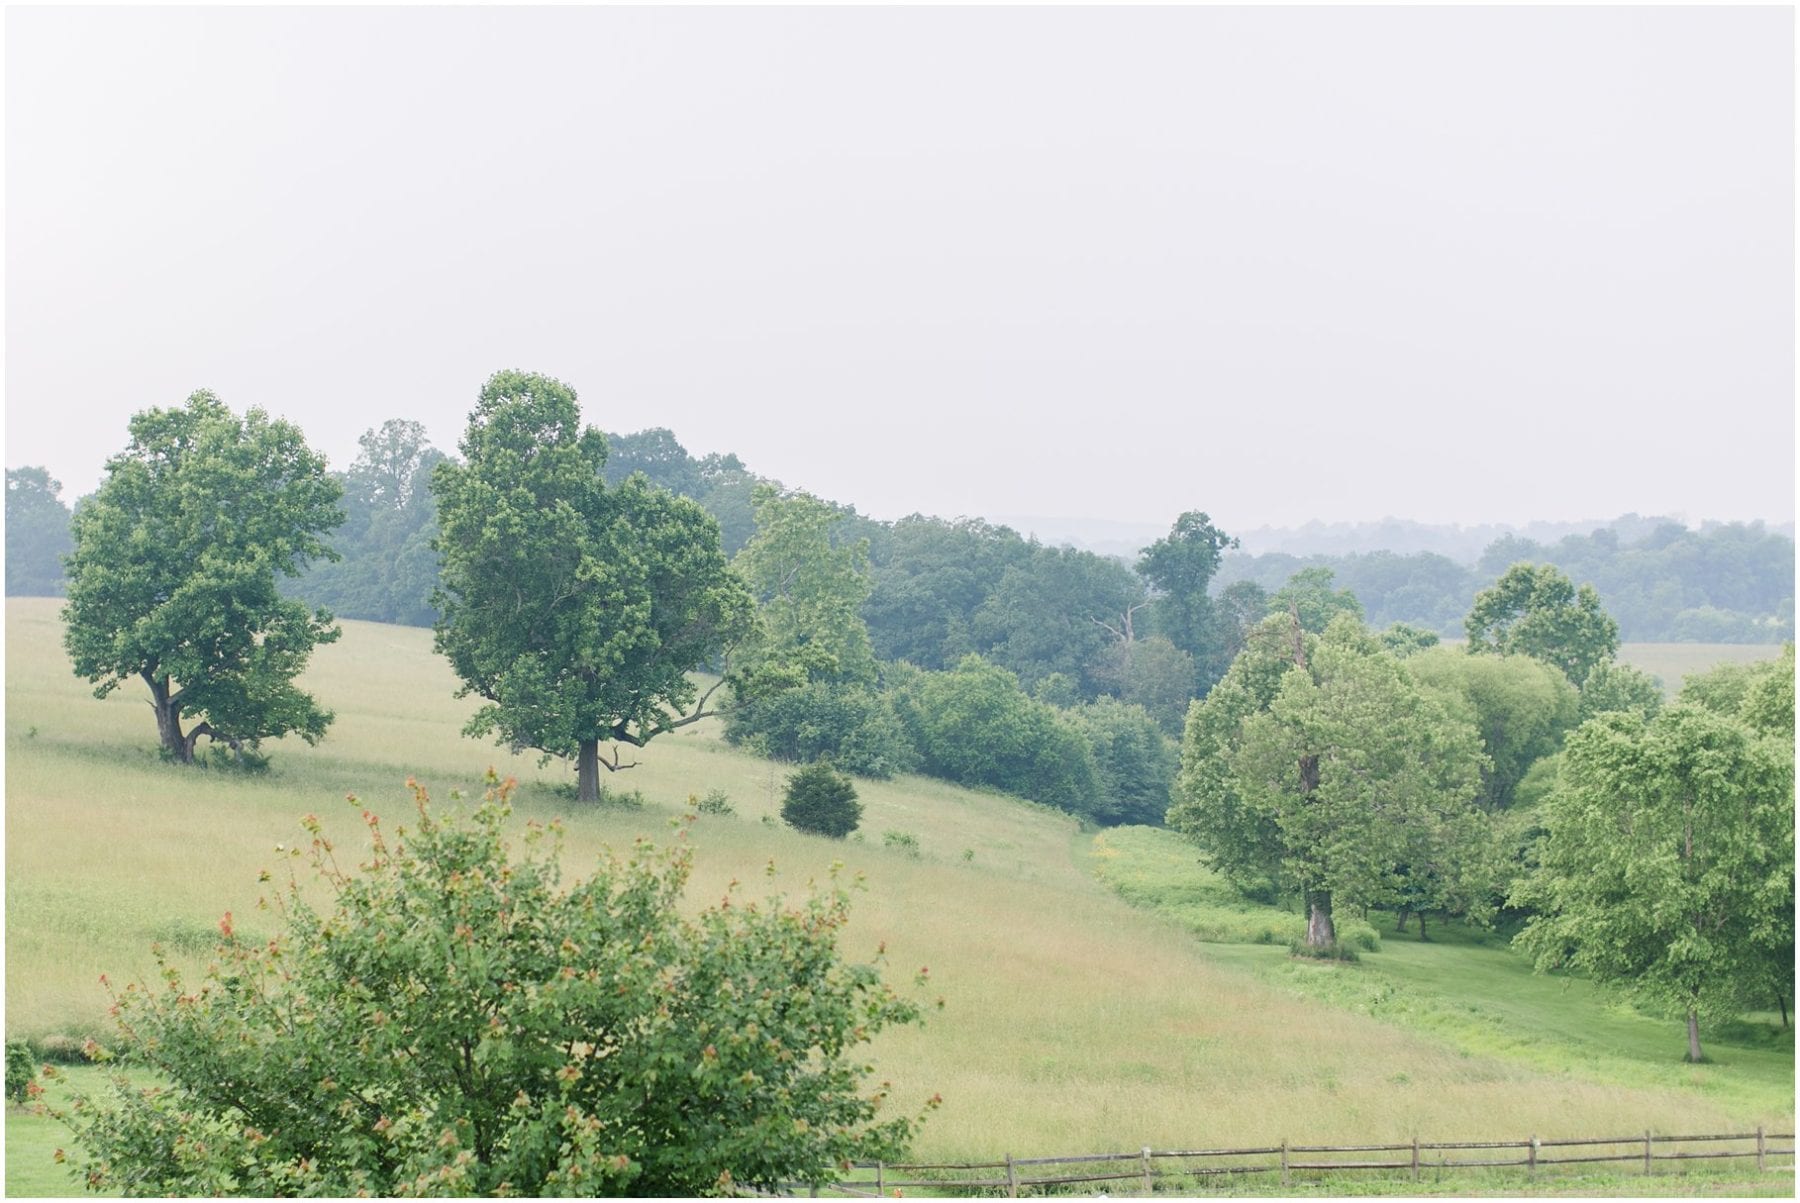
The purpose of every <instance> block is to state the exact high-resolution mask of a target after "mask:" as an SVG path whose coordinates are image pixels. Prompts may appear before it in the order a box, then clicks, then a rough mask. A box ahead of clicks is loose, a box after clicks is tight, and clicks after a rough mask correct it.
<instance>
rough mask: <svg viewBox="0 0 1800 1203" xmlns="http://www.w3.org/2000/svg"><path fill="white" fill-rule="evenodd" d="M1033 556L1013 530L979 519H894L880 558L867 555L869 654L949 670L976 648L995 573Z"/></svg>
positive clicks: (996, 580)
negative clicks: (978, 620) (976, 630)
mask: <svg viewBox="0 0 1800 1203" xmlns="http://www.w3.org/2000/svg"><path fill="white" fill-rule="evenodd" d="M1031 554H1032V545H1031V544H1029V543H1027V542H1026V541H1025V540H1024V539H1022V538H1021V537H1020V536H1019V535H1018V533H1017V532H1016V531H1014V530H1012V529H1011V528H1009V527H1004V526H990V525H989V524H988V523H986V522H983V521H981V520H980V519H978V518H965V519H960V520H958V521H955V522H947V521H945V520H944V519H941V518H926V517H922V516H920V515H918V514H914V515H911V516H910V517H906V518H902V519H900V520H899V521H898V522H896V523H894V525H893V529H892V532H891V537H890V539H889V541H888V546H887V548H886V550H885V554H884V555H877V556H875V557H874V558H873V582H872V588H871V590H870V593H869V600H868V602H867V603H866V604H865V605H864V606H863V615H864V617H865V618H866V619H867V621H868V624H869V638H870V640H871V642H872V643H873V645H874V649H875V654H876V655H877V656H878V657H880V658H881V659H883V660H905V661H907V662H908V663H911V664H916V665H918V666H919V667H920V668H928V669H939V670H941V669H947V668H951V667H953V666H955V665H956V664H957V663H958V662H959V661H960V660H961V659H962V658H963V657H964V656H966V655H968V654H969V653H970V652H973V651H976V650H978V649H977V648H976V645H975V640H974V635H973V633H972V628H973V626H974V622H975V614H976V611H978V610H980V609H981V607H982V604H983V603H984V602H985V601H986V600H987V598H988V595H989V594H990V593H992V592H993V591H994V589H995V587H996V586H997V585H998V584H999V582H1000V576H1001V574H1002V573H1003V572H1005V571H1006V569H1007V568H1009V567H1012V566H1014V565H1017V564H1020V563H1022V562H1023V561H1025V560H1026V559H1028V558H1029V557H1030V556H1031Z"/></svg>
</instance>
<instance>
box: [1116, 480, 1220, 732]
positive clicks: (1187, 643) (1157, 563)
mask: <svg viewBox="0 0 1800 1203" xmlns="http://www.w3.org/2000/svg"><path fill="white" fill-rule="evenodd" d="M1237 545H1238V541H1237V540H1236V539H1234V538H1232V537H1231V536H1229V535H1227V534H1226V533H1225V532H1224V531H1222V530H1220V529H1218V528H1217V527H1215V526H1214V525H1213V524H1212V519H1211V518H1210V517H1209V516H1207V515H1206V514H1204V513H1202V512H1201V511H1199V510H1189V511H1188V512H1186V513H1184V514H1182V515H1181V516H1180V517H1179V518H1177V519H1176V520H1175V525H1174V526H1172V527H1170V529H1169V533H1168V534H1167V535H1164V536H1163V537H1162V538H1161V539H1158V540H1157V541H1156V542H1154V543H1152V544H1151V545H1150V546H1148V547H1146V548H1144V550H1143V553H1142V554H1141V555H1140V556H1139V557H1138V562H1137V570H1138V575H1139V576H1142V577H1143V578H1144V580H1145V581H1147V582H1149V585H1150V587H1151V589H1153V590H1154V591H1155V601H1154V604H1153V606H1152V617H1153V619H1154V621H1155V630H1156V632H1157V633H1158V634H1160V635H1163V636H1165V637H1166V638H1167V639H1168V640H1169V641H1170V642H1171V643H1173V644H1174V645H1175V646H1176V647H1178V648H1180V649H1181V650H1182V651H1184V652H1186V653H1187V654H1188V655H1189V656H1192V657H1193V658H1194V661H1195V663H1196V664H1197V663H1199V662H1200V661H1201V660H1204V659H1206V658H1208V654H1209V652H1211V650H1212V646H1213V644H1214V643H1215V641H1216V638H1217V634H1218V631H1217V625H1218V624H1217V619H1216V617H1215V615H1214V613H1213V605H1212V599H1211V598H1210V597H1209V596H1208V595H1207V590H1208V589H1209V588H1210V586H1211V584H1212V579H1213V576H1214V575H1215V574H1216V573H1217V572H1218V571H1219V562H1220V559H1221V558H1222V557H1223V556H1224V554H1225V552H1226V551H1228V550H1230V549H1232V548H1235V547H1236V546H1237ZM1209 683H1210V682H1209ZM1198 685H1199V682H1193V683H1190V689H1192V690H1197V687H1198ZM1189 696H1190V697H1191V696H1193V694H1192V693H1190V694H1189Z"/></svg>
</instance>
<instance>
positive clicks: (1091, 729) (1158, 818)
mask: <svg viewBox="0 0 1800 1203" xmlns="http://www.w3.org/2000/svg"><path fill="white" fill-rule="evenodd" d="M1069 717H1070V719H1072V720H1073V722H1074V724H1075V726H1076V727H1078V728H1080V730H1081V732H1082V733H1083V734H1084V735H1086V736H1087V741H1088V748H1089V750H1090V752H1091V753H1092V756H1093V760H1094V771H1095V774H1096V776H1097V777H1098V780H1099V786H1100V791H1099V798H1098V799H1097V801H1096V802H1095V804H1094V806H1093V807H1092V809H1091V810H1090V812H1089V817H1091V818H1092V819H1093V820H1094V821H1095V822H1097V823H1100V824H1102V825H1106V826H1112V825H1116V824H1121V823H1139V824H1145V825H1157V824H1160V823H1161V822H1162V820H1163V815H1164V814H1165V813H1167V811H1168V809H1169V788H1170V786H1172V785H1173V784H1174V782H1175V770H1176V767H1177V764H1178V761H1179V754H1178V752H1177V751H1176V748H1175V744H1174V742H1173V741H1172V740H1170V739H1169V738H1168V736H1166V735H1164V734H1163V732H1162V729H1161V728H1160V727H1159V726H1158V725H1157V722H1156V720H1155V719H1154V718H1152V717H1151V716H1150V713H1149V711H1147V710H1145V709H1144V708H1143V707H1142V706H1136V705H1133V704H1131V703H1129V702H1120V701H1117V700H1116V699H1113V698H1108V697H1101V698H1097V699H1095V700H1094V701H1092V702H1089V703H1087V704H1086V705H1084V706H1079V707H1077V708H1075V709H1074V710H1072V711H1071V712H1070V714H1069Z"/></svg>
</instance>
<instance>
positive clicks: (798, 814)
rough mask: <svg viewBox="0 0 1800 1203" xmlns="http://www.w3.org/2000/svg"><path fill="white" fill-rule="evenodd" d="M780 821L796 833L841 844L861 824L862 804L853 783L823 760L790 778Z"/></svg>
mask: <svg viewBox="0 0 1800 1203" xmlns="http://www.w3.org/2000/svg"><path fill="white" fill-rule="evenodd" d="M781 817H782V818H783V819H784V820H786V821H787V825H788V826H789V827H792V828H793V829H794V830H796V831H805V832H810V833H811V834H813V835H825V836H830V837H831V838H832V839H834V840H841V839H843V838H844V837H845V836H847V835H849V834H850V833H851V832H852V831H855V830H856V825H857V824H858V823H860V822H862V803H861V802H858V801H857V800H856V787H855V786H854V785H852V784H850V779H849V778H848V777H845V776H843V775H842V774H840V773H837V772H834V771H833V770H832V767H831V766H830V765H829V764H826V763H825V762H824V761H823V760H821V761H819V762H818V763H817V764H810V765H808V766H806V767H805V768H803V769H801V770H800V771H799V772H798V773H795V774H794V775H793V776H792V777H789V778H788V785H787V798H786V800H785V801H784V802H782V804H781Z"/></svg>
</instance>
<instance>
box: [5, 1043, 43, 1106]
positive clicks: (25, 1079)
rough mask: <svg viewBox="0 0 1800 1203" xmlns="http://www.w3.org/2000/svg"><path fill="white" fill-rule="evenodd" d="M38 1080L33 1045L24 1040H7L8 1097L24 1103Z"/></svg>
mask: <svg viewBox="0 0 1800 1203" xmlns="http://www.w3.org/2000/svg"><path fill="white" fill-rule="evenodd" d="M36 1081H37V1060H36V1058H34V1057H33V1056H32V1055H31V1046H30V1045H29V1044H26V1043H25V1042H24V1041H23V1040H8V1041H7V1042H6V1097H7V1098H9V1099H11V1100H12V1101H13V1102H15V1103H23V1102H24V1101H25V1100H26V1099H27V1098H29V1097H31V1085H32V1083H33V1082H36Z"/></svg>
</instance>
